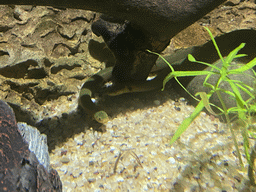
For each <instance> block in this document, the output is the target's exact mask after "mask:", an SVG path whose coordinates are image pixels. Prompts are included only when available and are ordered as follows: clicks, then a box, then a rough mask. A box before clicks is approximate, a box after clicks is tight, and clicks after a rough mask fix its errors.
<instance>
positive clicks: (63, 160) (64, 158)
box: [60, 156, 70, 163]
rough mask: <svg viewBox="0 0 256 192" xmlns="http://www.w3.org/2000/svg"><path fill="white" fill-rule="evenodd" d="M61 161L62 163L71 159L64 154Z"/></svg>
mask: <svg viewBox="0 0 256 192" xmlns="http://www.w3.org/2000/svg"><path fill="white" fill-rule="evenodd" d="M60 161H61V162H62V163H69V161H70V159H69V158H68V157H66V156H64V157H62V158H61V159H60Z"/></svg>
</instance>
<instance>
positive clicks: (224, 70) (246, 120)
mask: <svg viewBox="0 0 256 192" xmlns="http://www.w3.org/2000/svg"><path fill="white" fill-rule="evenodd" d="M205 29H206V30H207V31H208V33H209V34H210V36H211V39H212V42H213V44H214V46H215V48H216V51H217V52H218V55H219V57H220V59H221V61H222V67H220V68H218V67H217V66H215V65H213V64H209V63H205V62H201V61H196V59H195V58H194V57H193V56H192V55H190V54H189V55H188V60H189V61H190V62H197V63H200V64H203V65H206V66H209V67H211V70H210V71H174V68H173V67H172V66H171V65H170V64H169V63H168V62H167V61H166V60H165V59H164V58H163V57H162V56H161V55H159V54H157V53H155V54H157V55H159V56H160V57H161V58H162V59H163V60H164V61H165V62H166V63H167V64H168V65H169V67H170V68H171V70H172V72H171V73H170V74H169V75H168V76H167V77H166V78H165V79H164V82H163V89H164V87H165V84H166V83H167V82H168V81H169V80H170V79H172V78H175V80H176V81H177V82H178V83H179V84H180V86H181V87H182V88H183V89H184V90H185V91H186V92H187V93H188V94H189V95H190V96H191V97H193V98H194V99H196V100H197V101H198V102H199V103H198V104H197V106H196V107H195V110H194V111H193V113H192V114H191V115H190V117H188V118H187V119H185V120H184V121H183V122H182V124H181V125H180V126H179V127H178V129H177V131H176V132H175V134H174V136H173V137H172V138H171V141H170V144H173V143H174V142H175V141H176V140H177V139H178V138H179V137H180V136H181V134H182V133H183V132H184V131H185V130H186V129H187V128H188V126H189V125H190V124H191V122H192V121H194V119H195V118H196V117H197V116H198V115H199V114H200V112H201V111H202V110H203V109H204V107H205V108H206V109H207V110H208V111H209V112H210V113H212V114H214V115H224V116H225V120H226V122H227V127H228V128H229V129H230V132H231V135H232V138H233V141H234V144H235V147H236V150H237V154H238V158H239V161H240V164H241V165H242V166H243V162H242V158H241V153H240V151H239V148H238V144H237V139H236V136H235V134H234V130H233V129H232V126H231V123H232V119H231V118H230V114H231V113H236V114H237V117H238V118H237V122H238V124H239V128H240V130H241V134H242V136H243V141H244V152H245V156H246V159H247V161H248V163H249V165H250V168H252V169H253V163H252V160H251V158H250V154H249V147H250V146H249V136H250V137H252V138H256V136H255V133H254V131H252V130H250V129H249V128H250V127H251V122H250V121H251V118H250V116H251V114H252V113H255V111H256V105H255V92H253V90H254V88H253V87H250V86H249V85H246V84H244V83H243V82H242V81H238V80H232V79H230V78H229V77H228V75H230V74H241V73H243V72H245V71H246V70H249V69H251V70H252V71H253V73H254V77H256V75H255V72H254V70H253V67H254V66H255V65H256V58H255V59H253V60H252V61H250V62H249V63H247V64H245V65H242V66H241V67H239V68H236V69H229V66H230V63H231V62H232V60H234V59H236V58H240V57H244V56H246V55H245V54H238V52H239V51H240V50H241V49H242V48H243V47H244V46H245V43H242V44H240V46H238V47H237V48H236V49H234V50H233V51H232V52H230V53H229V55H228V56H227V57H225V58H224V57H223V56H222V55H221V53H220V50H219V48H218V46H217V43H216V41H215V40H214V37H213V35H212V33H211V32H210V30H209V29H208V28H205ZM213 69H215V71H213ZM214 74H218V75H219V79H218V81H217V82H216V84H214V85H212V84H211V83H209V82H207V80H208V79H209V78H210V76H211V75H214ZM198 75H206V78H205V80H204V83H203V86H207V87H210V88H211V90H210V91H209V92H208V93H206V92H199V93H197V94H196V95H195V96H197V95H199V96H200V97H201V100H198V99H197V98H196V97H194V96H193V95H191V94H190V93H189V92H188V91H187V90H186V88H185V87H184V86H183V85H182V84H181V83H180V82H179V80H178V79H177V77H186V76H198ZM223 82H228V83H229V84H230V86H231V88H232V90H233V91H232V92H231V91H228V90H224V89H221V88H219V85H220V84H221V83H223ZM238 88H240V90H242V91H244V92H246V93H247V94H248V95H249V96H250V99H248V100H246V101H245V100H244V99H243V98H242V97H241V94H240V92H239V89H238ZM163 89H162V90H163ZM221 92H224V93H226V94H229V95H230V96H231V97H233V98H234V99H235V100H236V107H232V108H227V107H226V104H225V103H224V101H223V98H222V97H221V94H220V93H221ZM213 93H216V94H217V96H218V99H219V101H220V102H221V105H222V107H221V108H220V107H217V106H215V105H214V104H212V103H210V102H209V99H210V97H211V96H212V95H213ZM211 106H214V107H217V108H218V109H219V111H220V114H215V113H214V112H213V110H212V108H211ZM253 161H254V159H253Z"/></svg>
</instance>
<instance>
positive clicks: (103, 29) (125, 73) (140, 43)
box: [3, 0, 225, 83]
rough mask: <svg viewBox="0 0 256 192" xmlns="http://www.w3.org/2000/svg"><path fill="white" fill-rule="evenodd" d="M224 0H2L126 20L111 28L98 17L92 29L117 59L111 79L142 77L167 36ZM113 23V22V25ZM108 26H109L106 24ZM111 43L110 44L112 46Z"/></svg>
mask: <svg viewBox="0 0 256 192" xmlns="http://www.w3.org/2000/svg"><path fill="white" fill-rule="evenodd" d="M224 1H225V0H86V1H81V0H62V1H60V0H36V1H35V0H9V1H8V2H7V1H6V2H3V4H14V5H22V4H23V5H49V6H53V7H65V8H76V9H86V10H91V11H96V12H101V13H104V14H107V15H110V16H113V17H114V18H119V19H121V20H126V21H129V23H123V24H119V29H120V30H119V31H117V32H115V31H113V29H114V28H115V27H111V25H112V24H111V22H109V21H106V22H105V21H104V19H103V20H101V21H100V22H98V23H97V24H95V25H94V28H95V30H93V31H94V32H96V33H97V35H101V36H102V37H103V38H104V40H105V42H106V41H107V42H106V44H107V45H108V46H109V48H110V49H111V50H112V52H113V53H114V55H115V57H116V59H117V61H116V65H115V67H114V70H113V79H114V80H115V82H119V83H126V82H131V81H135V82H141V81H144V80H145V79H146V78H147V76H148V74H149V72H150V70H151V68H152V67H153V65H154V63H155V61H156V59H157V56H155V55H152V54H149V53H148V52H147V51H146V50H147V49H149V50H151V51H154V52H157V53H160V52H162V51H163V50H164V49H165V48H166V47H167V46H168V44H169V41H170V39H171V38H172V37H173V36H174V35H176V34H177V33H179V32H180V31H181V30H183V29H185V28H186V27H188V26H189V25H191V24H193V23H194V22H195V21H196V20H198V19H199V18H201V17H202V16H203V15H205V14H206V13H208V12H210V11H211V10H213V9H214V8H215V7H217V6H218V5H220V4H221V3H223V2H224ZM115 25H116V24H114V26H115ZM109 26H110V27H109ZM112 45H114V46H112Z"/></svg>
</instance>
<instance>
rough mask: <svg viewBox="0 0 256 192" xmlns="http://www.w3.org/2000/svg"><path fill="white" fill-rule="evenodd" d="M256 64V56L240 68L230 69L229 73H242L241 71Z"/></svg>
mask: <svg viewBox="0 0 256 192" xmlns="http://www.w3.org/2000/svg"><path fill="white" fill-rule="evenodd" d="M255 65H256V58H254V59H253V60H251V61H250V62H249V63H247V64H246V65H243V66H242V67H240V68H237V69H232V70H229V72H228V73H229V74H240V73H243V72H244V71H247V70H249V69H252V68H253V67H254V66H255Z"/></svg>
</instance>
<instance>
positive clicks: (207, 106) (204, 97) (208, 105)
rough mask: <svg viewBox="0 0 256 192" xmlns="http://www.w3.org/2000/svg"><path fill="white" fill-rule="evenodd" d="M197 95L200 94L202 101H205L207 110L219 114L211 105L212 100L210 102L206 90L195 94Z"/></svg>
mask: <svg viewBox="0 0 256 192" xmlns="http://www.w3.org/2000/svg"><path fill="white" fill-rule="evenodd" d="M197 95H200V97H201V99H202V101H203V104H204V107H205V108H206V109H207V111H208V112H209V113H211V114H213V115H215V116H218V115H217V114H216V113H215V112H214V111H213V110H212V108H211V106H210V102H209V99H208V97H207V94H206V93H205V92H197V93H196V94H195V96H197Z"/></svg>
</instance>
